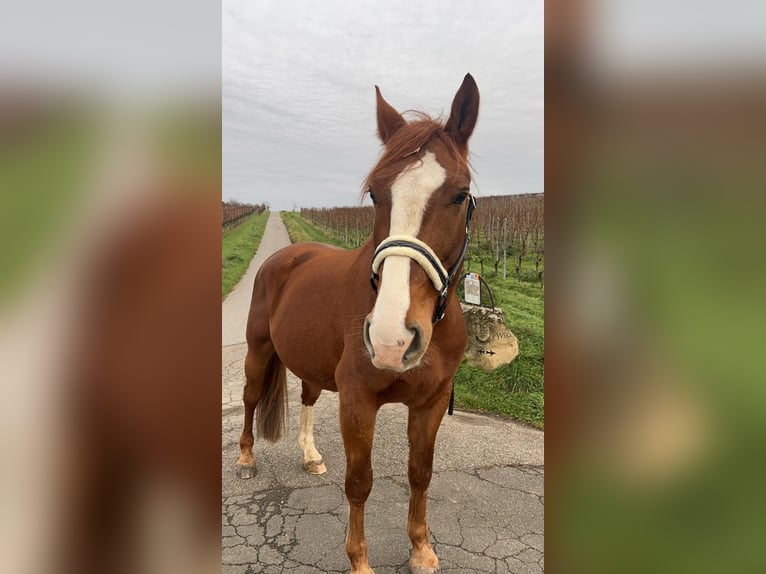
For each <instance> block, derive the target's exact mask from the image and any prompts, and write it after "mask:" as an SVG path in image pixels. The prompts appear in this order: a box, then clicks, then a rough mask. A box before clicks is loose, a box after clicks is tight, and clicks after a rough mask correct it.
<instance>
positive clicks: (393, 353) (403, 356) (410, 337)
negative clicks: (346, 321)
mask: <svg viewBox="0 0 766 574" xmlns="http://www.w3.org/2000/svg"><path fill="white" fill-rule="evenodd" d="M409 331H410V332H409V334H407V336H406V337H404V338H401V339H397V340H396V341H395V342H394V343H393V344H384V343H382V342H377V341H376V342H373V340H372V338H371V336H370V319H369V318H367V319H366V320H365V322H364V344H365V345H366V347H367V351H368V352H369V353H370V359H371V361H372V365H373V366H374V367H376V368H378V369H388V370H391V371H396V372H397V373H403V372H404V371H407V370H409V369H411V368H413V367H415V366H417V364H418V363H419V362H420V358H421V357H422V356H423V331H422V329H421V328H420V327H419V326H418V325H414V326H413V327H411V328H410V329H409Z"/></svg>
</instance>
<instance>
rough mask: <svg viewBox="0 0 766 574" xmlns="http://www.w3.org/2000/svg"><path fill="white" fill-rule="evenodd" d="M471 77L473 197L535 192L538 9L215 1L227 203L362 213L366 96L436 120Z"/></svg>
mask: <svg viewBox="0 0 766 574" xmlns="http://www.w3.org/2000/svg"><path fill="white" fill-rule="evenodd" d="M467 72H470V73H471V74H472V75H473V77H474V78H475V79H476V83H477V84H478V86H479V91H480V92H481V106H480V110H479V122H478V124H477V127H476V130H475V132H474V135H473V137H472V139H471V143H470V146H471V151H472V163H473V165H474V168H475V169H476V176H475V182H476V183H477V184H478V188H479V193H480V195H498V194H516V193H535V192H542V191H543V183H544V181H543V86H544V83H543V2H540V1H539V0H523V1H521V0H499V1H476V2H471V1H468V0H461V1H452V0H449V1H438V2H437V1H420V0H419V1H414V0H386V1H385V2H382V1H380V0H378V1H376V2H369V1H352V0H347V1H344V0H329V1H328V0H323V1H322V2H304V1H290V2H285V1H284V0H278V1H258V2H253V1H251V0H223V198H224V199H226V200H228V199H237V200H240V201H243V202H249V203H261V202H264V201H266V202H268V203H269V204H270V206H271V208H272V209H292V208H293V207H312V206H328V207H330V206H337V205H358V204H359V191H360V185H361V182H362V180H363V179H364V177H365V176H366V175H367V173H368V172H369V171H370V169H371V168H372V166H373V165H374V164H375V161H376V160H377V158H378V156H379V154H380V149H381V148H380V142H379V140H378V139H377V136H376V124H375V89H374V86H375V84H378V85H379V86H380V88H381V90H382V93H383V96H384V97H385V98H386V100H387V101H388V102H389V103H390V104H391V105H393V106H394V107H395V108H396V109H398V110H399V111H404V110H407V109H417V110H422V111H425V112H428V113H430V114H431V115H434V116H438V115H439V114H444V116H445V119H446V116H447V115H449V109H450V104H451V103H452V98H453V96H454V95H455V92H456V91H457V89H458V87H459V86H460V83H461V81H462V79H463V76H464V75H465V74H466V73H467Z"/></svg>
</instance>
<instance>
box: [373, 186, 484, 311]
mask: <svg viewBox="0 0 766 574" xmlns="http://www.w3.org/2000/svg"><path fill="white" fill-rule="evenodd" d="M474 209H476V199H475V198H474V197H473V195H469V196H468V211H467V212H466V216H465V241H463V248H462V249H461V250H460V255H459V256H458V258H457V261H455V264H454V265H453V266H452V267H451V268H450V270H449V271H447V270H446V269H445V268H444V265H442V263H441V261H439V257H437V255H436V253H434V251H433V249H431V248H430V247H429V246H428V245H427V244H425V243H423V242H422V241H420V239H418V238H417V237H412V236H409V235H389V236H388V237H387V238H386V239H384V240H383V241H381V242H380V245H378V247H377V248H376V249H375V255H374V256H373V258H372V276H371V277H370V284H371V285H372V289H373V291H375V293H377V292H378V279H380V276H379V275H378V270H380V266H381V265H382V264H383V261H384V260H385V259H386V257H391V256H392V255H398V256H401V257H409V258H410V259H412V260H413V261H415V263H417V264H418V265H420V266H421V267H422V268H423V271H425V272H426V275H428V278H429V279H430V280H431V283H432V284H433V286H434V288H435V289H436V290H437V291H438V292H439V299H438V300H437V302H436V309H435V310H434V316H433V318H432V319H431V321H432V323H433V324H434V325H435V324H436V323H438V322H439V321H441V320H442V319H444V312H445V310H446V309H447V291H448V290H449V287H450V284H451V283H452V281H453V279H455V275H456V274H457V272H458V269H459V268H460V266H461V265H462V263H463V259H465V254H466V252H467V251H468V243H469V242H470V239H471V236H470V235H469V233H468V231H469V228H470V225H471V217H473V211H474Z"/></svg>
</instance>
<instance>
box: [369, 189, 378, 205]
mask: <svg viewBox="0 0 766 574" xmlns="http://www.w3.org/2000/svg"><path fill="white" fill-rule="evenodd" d="M367 193H368V194H369V196H370V199H371V200H372V204H373V205H377V204H378V201H377V200H376V199H375V194H374V193H372V188H371V187H368V188H367Z"/></svg>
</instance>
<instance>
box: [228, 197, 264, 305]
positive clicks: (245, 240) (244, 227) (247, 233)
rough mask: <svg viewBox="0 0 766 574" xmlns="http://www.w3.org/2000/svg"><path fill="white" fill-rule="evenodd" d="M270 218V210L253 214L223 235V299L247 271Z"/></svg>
mask: <svg viewBox="0 0 766 574" xmlns="http://www.w3.org/2000/svg"><path fill="white" fill-rule="evenodd" d="M268 220H269V212H268V211H264V212H263V213H260V214H254V215H251V216H250V217H248V218H247V219H246V220H245V221H243V222H242V223H241V224H239V225H238V226H237V227H235V228H234V229H232V230H231V231H229V232H228V233H226V234H225V235H224V236H223V240H222V241H221V244H222V245H221V264H222V272H221V276H222V285H221V300H223V299H225V298H226V295H228V294H229V293H230V292H231V290H232V289H234V286H235V285H236V284H237V283H238V282H239V280H240V279H242V275H244V274H245V271H247V266H248V265H249V264H250V260H251V259H252V258H253V255H255V252H256V251H257V249H258V245H260V243H261V237H263V230H264V229H266V222H267V221H268Z"/></svg>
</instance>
